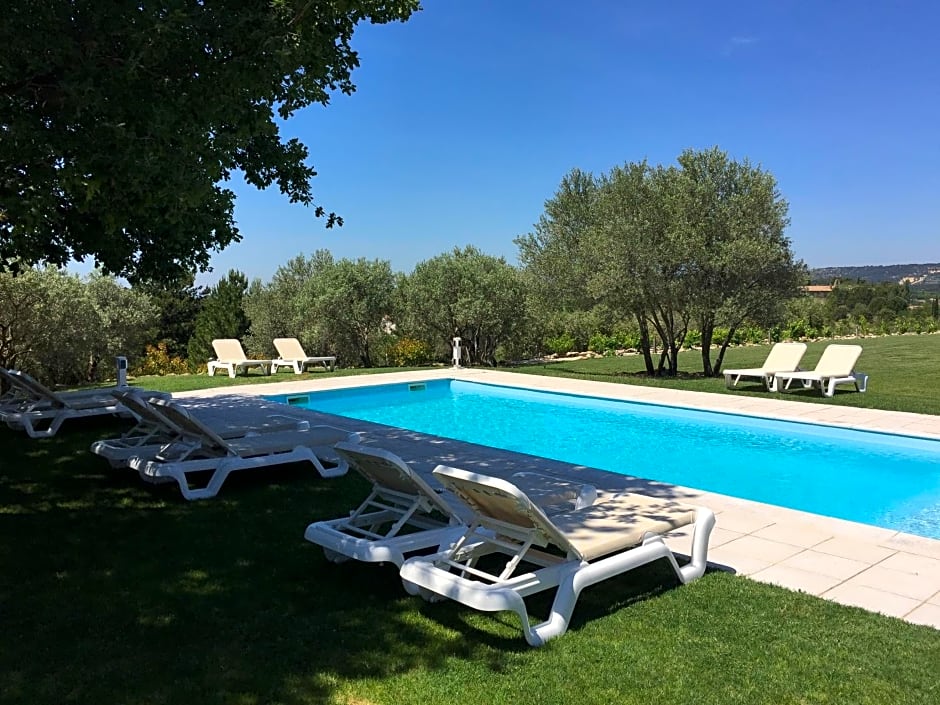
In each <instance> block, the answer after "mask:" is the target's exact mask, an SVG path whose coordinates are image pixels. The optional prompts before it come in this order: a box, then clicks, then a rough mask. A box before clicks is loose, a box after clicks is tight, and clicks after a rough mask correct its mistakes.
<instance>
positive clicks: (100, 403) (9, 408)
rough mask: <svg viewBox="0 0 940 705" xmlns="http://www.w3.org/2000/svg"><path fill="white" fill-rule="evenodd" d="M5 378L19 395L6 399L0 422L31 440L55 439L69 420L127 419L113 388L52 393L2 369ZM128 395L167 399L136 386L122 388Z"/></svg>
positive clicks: (23, 377) (22, 376)
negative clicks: (89, 418) (91, 418)
mask: <svg viewBox="0 0 940 705" xmlns="http://www.w3.org/2000/svg"><path fill="white" fill-rule="evenodd" d="M4 372H5V375H4V377H5V378H7V379H9V380H10V381H11V384H15V385H17V387H18V389H19V390H20V393H19V394H18V398H19V401H18V402H15V401H14V399H15V398H17V397H13V396H11V397H9V398H8V399H7V401H6V402H5V405H4V406H3V407H2V408H0V420H2V421H3V422H4V423H6V425H7V426H9V427H10V428H12V429H14V430H17V431H25V432H26V434H27V435H28V436H29V437H30V438H48V437H50V436H54V435H55V434H56V433H57V432H58V431H59V429H60V428H61V427H62V424H63V423H65V422H66V421H68V420H69V419H75V418H85V417H89V416H105V415H121V416H129V415H130V413H129V412H128V410H127V408H126V407H125V406H124V405H123V404H122V403H121V402H120V401H119V400H118V399H116V398H115V397H114V396H113V395H112V394H111V392H112V391H113V390H115V389H117V388H116V387H109V388H102V389H89V390H80V391H77V392H61V393H60V392H54V391H52V390H51V389H49V388H48V387H46V386H45V385H43V384H42V383H40V382H38V381H37V380H35V379H33V378H32V377H30V376H29V375H28V374H26V373H24V372H20V371H17V370H4ZM121 389H123V390H125V391H127V392H128V393H129V394H135V395H146V396H156V397H163V398H166V397H169V396H170V395H169V394H166V393H165V392H154V391H150V390H146V389H138V388H136V387H122V388H121Z"/></svg>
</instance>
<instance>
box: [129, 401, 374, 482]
mask: <svg viewBox="0 0 940 705" xmlns="http://www.w3.org/2000/svg"><path fill="white" fill-rule="evenodd" d="M155 404H157V405H158V406H160V407H161V410H162V411H163V413H164V414H166V416H167V417H168V418H169V419H170V420H171V421H172V422H173V423H175V424H176V425H177V426H179V427H180V428H181V429H182V430H183V433H184V442H174V443H168V444H167V445H165V446H163V448H161V449H160V451H159V452H158V453H157V454H156V456H154V457H153V458H140V457H134V458H131V459H130V460H129V461H128V466H129V467H130V468H132V469H133V470H136V471H137V472H138V473H140V476H141V478H143V479H144V480H147V481H150V482H154V481H157V482H159V481H160V480H159V478H166V477H169V478H172V479H174V480H175V481H176V482H177V484H179V487H180V492H181V493H182V495H183V497H185V498H186V499H205V498H207V497H214V496H215V495H216V494H218V492H219V489H220V488H221V486H222V483H223V482H225V480H226V478H227V477H228V476H229V474H231V473H232V472H235V471H236V470H248V469H252V468H263V467H270V466H273V465H283V464H285V463H297V462H308V463H310V464H312V465H313V466H314V467H315V468H316V469H317V472H319V473H320V475H321V476H322V477H338V476H340V475H345V474H346V471H347V470H348V468H349V466H348V464H347V463H346V461H345V459H343V458H341V457H339V456H338V455H337V454H336V453H335V451H334V450H333V446H334V445H335V444H336V443H338V442H340V441H346V442H348V443H355V442H356V441H358V440H359V435H358V434H356V433H351V432H349V431H346V430H344V429H341V428H336V427H334V426H312V427H311V428H309V429H308V430H305V431H296V430H294V431H272V432H270V433H260V434H257V435H246V436H243V437H241V438H230V439H226V438H222V436H220V435H219V434H218V433H216V431H215V430H213V429H212V428H211V427H209V426H208V425H207V424H205V423H203V422H202V421H200V420H199V419H198V418H196V417H195V416H193V415H192V414H191V413H190V412H189V411H188V410H187V409H185V408H184V407H181V406H178V405H175V404H167V403H166V402H162V401H157V402H155ZM202 473H209V480H208V481H207V482H206V483H205V484H204V485H203V486H202V487H193V486H192V484H191V477H190V476H191V475H193V474H202Z"/></svg>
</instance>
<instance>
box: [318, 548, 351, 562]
mask: <svg viewBox="0 0 940 705" xmlns="http://www.w3.org/2000/svg"><path fill="white" fill-rule="evenodd" d="M323 555H324V556H326V560H328V561H329V562H330V563H345V562H346V561H348V560H349V556H347V555H344V554H342V553H339V552H338V551H334V550H333V549H332V548H325V547H324V549H323Z"/></svg>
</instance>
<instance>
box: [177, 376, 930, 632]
mask: <svg viewBox="0 0 940 705" xmlns="http://www.w3.org/2000/svg"><path fill="white" fill-rule="evenodd" d="M432 379H465V380H472V381H477V382H489V383H492V384H500V385H505V386H511V387H519V388H524V389H542V390H547V391H555V392H567V393H572V394H586V395H590V396H597V397H606V398H610V399H621V400H626V401H637V402H647V403H654V404H663V405H668V406H680V407H687V408H693V409H701V410H708V411H718V412H725V413H735V414H744V415H751V416H759V417H765V418H773V419H784V420H789V421H800V422H809V423H814V424H824V425H831V426H838V427H843V428H853V429H860V430H869V431H878V432H883V433H895V434H903V435H911V436H918V437H924V438H935V439H940V416H930V415H926V414H914V413H909V412H898V411H882V410H877V409H857V408H850V407H844V406H832V405H828V404H814V403H807V402H800V401H793V400H788V399H785V398H780V396H779V395H773V396H770V395H769V396H768V397H767V398H759V397H751V396H748V397H743V396H737V395H734V394H709V393H706V392H692V391H683V390H676V389H663V388H658V387H644V386H637V385H630V384H618V383H609V382H594V381H586V380H577V379H571V378H562V377H548V376H541V375H529V374H519V373H513V372H503V371H499V370H488V369H477V368H473V369H452V368H440V369H431V370H421V371H413V372H393V373H384V374H366V375H355V376H349V377H324V378H323V379H310V378H306V379H304V380H302V381H296V382H295V381H289V382H288V381H277V382H272V383H270V384H263V385H259V384H252V385H239V386H235V387H220V388H215V389H208V390H200V391H195V392H187V393H181V394H177V395H175V396H176V397H180V398H191V399H192V400H193V402H195V403H198V402H196V399H197V398H199V399H204V400H206V401H209V400H210V399H212V398H216V397H225V403H226V404H227V405H230V404H231V405H232V411H233V412H234V411H235V408H234V407H236V406H237V403H236V402H237V401H238V400H239V399H240V398H244V400H245V402H248V401H249V399H248V398H257V397H260V396H262V395H265V396H267V395H274V394H297V393H303V392H310V391H323V390H328V389H344V388H352V387H365V386H373V385H377V384H392V383H401V382H417V381H425V380H432ZM246 397H247V398H246ZM218 401H222V400H221V399H219V400H218ZM248 405H249V406H250V404H248ZM295 411H297V412H301V413H309V414H311V415H312V416H316V417H323V416H325V415H322V414H318V413H317V412H307V411H306V410H300V409H297V410H295ZM333 418H334V422H335V417H333ZM342 421H343V423H342V425H343V426H344V427H346V428H349V429H350V430H362V431H364V432H365V434H364V437H365V439H366V442H370V443H374V444H376V445H381V446H382V447H384V448H387V449H389V450H391V451H392V452H395V453H397V454H399V455H401V456H402V457H403V458H405V459H406V460H407V461H409V462H410V463H412V464H413V465H414V466H415V467H416V468H417V469H419V470H421V471H422V472H427V473H429V472H430V470H431V469H432V468H433V467H434V465H436V464H437V463H449V464H453V465H458V466H461V464H462V465H463V466H469V467H470V468H471V469H480V470H481V471H485V472H489V473H490V474H500V475H502V474H509V473H511V472H516V471H518V470H520V469H529V470H531V469H538V470H540V471H543V472H544V471H548V472H556V473H564V474H570V473H572V472H573V473H576V474H577V475H579V476H581V477H584V478H585V481H590V482H591V483H593V484H596V485H597V486H598V489H599V490H600V491H602V492H604V491H608V492H613V491H617V490H621V489H633V490H638V491H643V492H652V493H658V492H668V494H669V496H672V497H675V498H678V499H681V500H682V501H685V502H692V503H698V504H702V505H705V506H708V507H710V508H711V509H712V510H713V511H715V513H716V514H717V517H718V522H717V526H716V528H715V530H714V532H713V533H712V538H711V543H710V549H709V562H710V563H712V564H714V565H717V566H720V567H723V568H727V569H729V570H733V571H734V572H736V573H738V574H740V575H745V576H747V577H749V578H751V579H754V580H759V581H762V582H768V583H773V584H776V585H780V586H782V587H785V588H789V589H792V590H801V591H803V592H807V593H810V594H813V595H818V596H820V597H823V598H825V599H828V600H832V601H835V602H839V603H841V604H845V605H852V606H856V607H861V608H863V609H866V610H870V611H873V612H880V613H883V614H886V615H890V616H893V617H899V618H901V619H904V620H906V621H908V622H913V623H916V624H923V625H928V626H931V627H934V628H935V629H940V540H935V539H928V538H924V537H921V536H914V535H911V534H905V533H903V532H900V531H894V530H891V529H884V528H880V527H876V526H871V525H868V524H860V523H856V522H850V521H845V520H842V519H834V518H832V517H826V516H822V515H819V514H811V513H808V512H802V511H798V510H794V509H787V508H784V507H778V506H775V505H770V504H763V503H760V502H753V501H750V500H745V499H740V498H737V497H731V496H728V495H721V494H717V493H713V492H705V491H702V490H697V489H693V488H686V487H681V486H675V485H667V484H665V483H656V482H651V481H648V480H643V479H642V478H632V477H629V476H623V475H618V474H615V473H610V472H605V471H602V470H597V469H593V468H584V467H581V466H572V465H570V464H565V463H559V462H556V461H550V460H545V459H540V458H534V457H532V456H526V455H522V454H518V453H510V452H508V451H500V450H496V449H490V448H485V447H483V446H475V445H473V444H468V443H462V442H458V441H451V440H449V439H440V438H436V437H433V436H428V435H427V434H416V433H413V432H404V431H400V430H398V429H390V428H389V427H381V426H378V425H376V424H368V423H365V422H359V421H355V420H353V419H346V418H343V420H342ZM689 541H690V536H689V535H686V534H684V533H682V532H678V533H677V534H675V535H673V536H672V537H670V539H669V543H670V545H671V546H672V547H673V548H674V550H677V551H679V552H682V553H685V554H688V546H689Z"/></svg>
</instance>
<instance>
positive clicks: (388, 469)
mask: <svg viewBox="0 0 940 705" xmlns="http://www.w3.org/2000/svg"><path fill="white" fill-rule="evenodd" d="M334 447H335V449H336V451H337V452H338V453H339V454H340V455H342V456H343V457H344V458H346V460H347V462H348V463H349V466H350V467H351V468H353V470H356V471H357V472H358V473H359V474H360V475H362V476H363V477H364V478H366V479H367V480H368V481H369V482H371V483H372V484H373V485H376V486H378V487H384V488H387V489H390V490H393V491H395V492H401V493H403V494H407V495H421V496H423V497H424V498H425V499H427V500H428V502H430V503H431V505H432V506H433V507H434V508H435V509H437V510H438V511H440V512H441V513H442V514H444V516H447V517H456V514H455V512H454V510H453V508H452V507H450V506H448V505H447V503H446V502H445V501H444V500H443V499H441V497H440V495H439V494H438V493H437V492H435V491H434V488H433V487H431V486H430V485H429V484H428V483H427V482H425V481H424V478H422V477H421V475H419V474H418V473H416V472H415V471H414V470H412V469H411V468H410V467H408V465H407V463H405V462H404V461H403V460H402V459H401V458H399V457H398V456H397V455H395V454H393V453H390V452H389V451H387V450H383V449H381V448H364V447H362V446H360V445H358V444H352V443H346V442H340V443H337V444H336V445H335V446H334Z"/></svg>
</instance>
